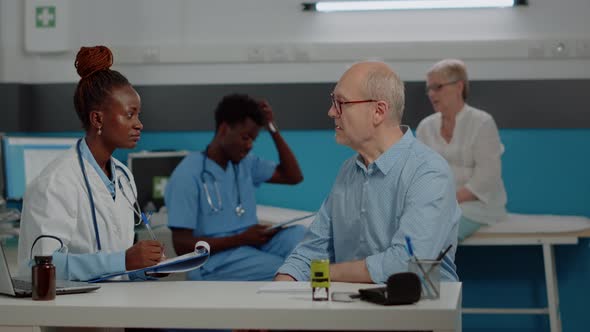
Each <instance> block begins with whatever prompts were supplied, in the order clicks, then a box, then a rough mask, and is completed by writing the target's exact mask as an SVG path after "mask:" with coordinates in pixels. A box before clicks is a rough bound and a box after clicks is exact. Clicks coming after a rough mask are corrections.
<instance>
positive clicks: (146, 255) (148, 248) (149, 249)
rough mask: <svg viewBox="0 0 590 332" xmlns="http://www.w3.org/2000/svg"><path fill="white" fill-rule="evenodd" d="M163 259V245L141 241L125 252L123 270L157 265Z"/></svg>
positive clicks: (150, 241)
mask: <svg viewBox="0 0 590 332" xmlns="http://www.w3.org/2000/svg"><path fill="white" fill-rule="evenodd" d="M163 257H164V245H163V244H162V243H161V242H159V241H156V240H142V241H139V242H137V243H136V244H134V245H133V246H132V247H131V248H129V249H127V251H125V268H126V269H127V270H128V271H129V270H136V269H142V268H144V267H148V266H152V265H155V264H158V263H159V262H160V261H161V260H162V259H163Z"/></svg>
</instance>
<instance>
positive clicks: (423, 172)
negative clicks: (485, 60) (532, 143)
mask: <svg viewBox="0 0 590 332" xmlns="http://www.w3.org/2000/svg"><path fill="white" fill-rule="evenodd" d="M404 129H405V131H406V132H405V134H404V136H403V137H402V139H401V140H399V141H398V142H397V143H395V144H394V145H392V146H391V147H390V148H389V149H388V150H387V151H386V152H384V153H383V154H382V155H381V156H380V157H379V158H378V159H377V160H375V162H373V163H371V164H369V165H368V166H365V164H364V163H363V162H362V158H361V157H360V155H357V156H355V157H353V158H350V159H348V160H347V161H346V162H344V164H343V166H342V168H341V169H340V172H339V174H338V176H337V178H336V180H335V183H334V186H333V188H332V191H331V192H330V194H329V196H328V198H327V199H326V200H325V201H324V203H323V204H322V206H321V208H320V210H319V212H318V215H317V216H316V219H315V220H314V222H313V223H312V225H311V226H310V229H309V230H308V232H307V234H306V236H305V238H304V240H303V241H302V243H301V244H300V245H299V246H298V247H297V248H296V249H295V250H294V251H293V253H292V254H291V255H290V256H289V258H288V259H287V260H286V261H285V264H284V265H283V266H282V267H281V268H280V269H279V271H278V273H286V274H289V275H291V276H293V277H294V278H295V279H297V280H309V270H310V262H311V260H312V259H316V258H329V259H330V262H333V263H334V262H335V263H341V262H348V261H355V260H361V259H364V260H365V262H366V265H367V268H368V270H369V274H370V276H371V279H372V280H373V281H374V282H375V283H384V282H385V281H386V280H387V278H388V277H389V276H390V275H391V274H394V273H398V272H405V271H408V261H409V259H410V257H409V254H408V251H407V249H406V246H405V236H409V237H410V238H411V239H412V244H413V247H414V254H415V255H416V257H418V258H419V259H434V258H435V257H436V256H438V254H439V253H440V252H441V250H444V249H445V248H446V247H447V246H449V245H450V244H452V245H453V247H452V249H451V250H450V251H449V252H448V253H447V254H446V256H445V257H444V259H443V262H442V264H441V279H442V280H447V281H455V280H458V276H457V273H456V272H455V270H456V267H455V264H454V258H455V249H456V248H457V229H458V221H459V218H460V215H461V211H460V208H459V205H458V203H457V199H456V196H455V185H454V180H453V175H452V173H451V171H450V169H449V166H448V164H447V162H446V161H445V160H444V159H443V158H442V157H441V156H440V155H438V154H437V153H435V152H433V151H432V150H430V149H429V148H428V147H426V146H425V145H424V144H422V143H420V142H419V141H417V140H416V139H415V138H414V136H413V135H412V132H411V131H410V130H408V128H404Z"/></svg>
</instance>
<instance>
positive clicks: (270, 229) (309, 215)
mask: <svg viewBox="0 0 590 332" xmlns="http://www.w3.org/2000/svg"><path fill="white" fill-rule="evenodd" d="M313 216H315V213H312V214H308V215H305V216H302V217H297V218H293V219H289V220H286V221H283V222H280V223H278V224H274V225H273V226H271V227H269V228H267V229H266V231H267V232H269V231H272V230H274V229H277V228H282V227H285V226H289V225H290V224H292V223H295V222H298V221H301V220H304V219H307V218H309V217H313Z"/></svg>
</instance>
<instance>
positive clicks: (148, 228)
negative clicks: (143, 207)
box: [143, 211, 167, 261]
mask: <svg viewBox="0 0 590 332" xmlns="http://www.w3.org/2000/svg"><path fill="white" fill-rule="evenodd" d="M153 214H154V211H150V212H148V215H147V218H146V219H145V220H144V223H145V227H146V229H147V230H148V232H149V233H150V237H151V238H152V240H155V241H158V240H157V239H156V234H154V231H153V230H152V226H151V219H152V215H153ZM143 216H144V217H145V214H143ZM166 259H167V258H166V254H165V253H164V244H163V243H162V259H161V260H162V261H163V260H166Z"/></svg>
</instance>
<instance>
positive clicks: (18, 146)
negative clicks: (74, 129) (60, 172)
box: [2, 136, 78, 200]
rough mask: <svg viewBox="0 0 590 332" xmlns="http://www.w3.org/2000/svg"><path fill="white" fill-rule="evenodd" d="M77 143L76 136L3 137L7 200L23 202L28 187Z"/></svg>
mask: <svg viewBox="0 0 590 332" xmlns="http://www.w3.org/2000/svg"><path fill="white" fill-rule="evenodd" d="M77 140H78V138H73V137H28V136H27V137H25V136H4V137H2V157H3V159H4V163H3V167H4V172H3V174H4V187H5V188H4V193H5V196H6V200H21V199H22V198H23V195H24V193H25V189H26V188H27V185H28V184H29V183H30V182H31V181H32V180H33V179H35V178H36V177H37V176H38V175H39V173H41V171H42V170H43V169H44V168H45V166H47V165H48V164H49V163H50V162H51V161H53V160H54V159H55V158H56V157H57V156H59V155H60V154H62V153H63V152H64V151H65V150H67V149H69V148H71V147H72V146H73V145H74V144H76V142H77Z"/></svg>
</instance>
